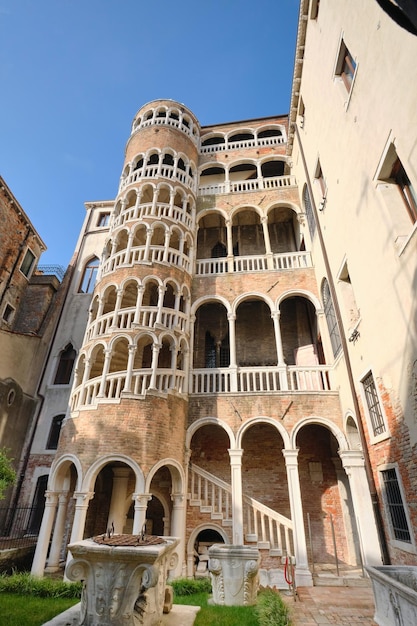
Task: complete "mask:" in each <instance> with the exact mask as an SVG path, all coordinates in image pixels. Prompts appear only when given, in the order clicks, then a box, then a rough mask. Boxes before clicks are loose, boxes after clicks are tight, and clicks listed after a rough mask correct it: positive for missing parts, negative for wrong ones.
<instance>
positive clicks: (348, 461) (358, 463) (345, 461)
mask: <svg viewBox="0 0 417 626" xmlns="http://www.w3.org/2000/svg"><path fill="white" fill-rule="evenodd" d="M338 454H339V456H340V458H341V460H342V465H343V467H344V469H345V470H347V469H349V468H353V467H360V468H363V467H365V459H364V456H363V452H362V450H339V453H338Z"/></svg>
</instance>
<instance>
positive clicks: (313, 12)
mask: <svg viewBox="0 0 417 626" xmlns="http://www.w3.org/2000/svg"><path fill="white" fill-rule="evenodd" d="M319 8H320V0H312V2H311V9H310V19H312V20H316V19H317V17H318V14H319Z"/></svg>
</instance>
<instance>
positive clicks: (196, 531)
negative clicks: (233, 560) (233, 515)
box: [186, 522, 232, 577]
mask: <svg viewBox="0 0 417 626" xmlns="http://www.w3.org/2000/svg"><path fill="white" fill-rule="evenodd" d="M205 530H212V531H215V532H217V533H218V534H219V535H220V537H222V539H223V542H224V543H232V538H231V537H229V535H228V534H227V532H226V530H225V529H224V528H223V527H222V526H220V525H217V524H215V523H213V522H212V523H206V524H199V525H198V526H195V528H193V530H192V531H191V533H190V536H189V538H188V541H187V546H186V559H187V576H189V577H193V576H194V571H195V564H194V557H195V554H194V546H195V543H196V541H197V538H198V536H199V535H200V534H201V533H202V532H204V531H205Z"/></svg>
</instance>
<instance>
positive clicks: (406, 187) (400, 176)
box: [388, 157, 417, 224]
mask: <svg viewBox="0 0 417 626" xmlns="http://www.w3.org/2000/svg"><path fill="white" fill-rule="evenodd" d="M390 179H391V180H392V182H393V184H395V185H397V189H398V191H399V193H400V196H401V198H402V200H403V202H404V206H405V208H406V210H407V213H408V215H409V216H410V219H411V221H412V223H413V224H414V223H415V222H416V221H417V195H416V192H415V190H414V188H413V186H412V184H411V182H410V179H409V178H408V176H407V172H406V171H405V169H404V166H403V164H402V163H401V161H400V159H399V158H398V157H397V158H396V160H395V161H394V165H393V166H392V170H391V175H390ZM388 180H389V179H388Z"/></svg>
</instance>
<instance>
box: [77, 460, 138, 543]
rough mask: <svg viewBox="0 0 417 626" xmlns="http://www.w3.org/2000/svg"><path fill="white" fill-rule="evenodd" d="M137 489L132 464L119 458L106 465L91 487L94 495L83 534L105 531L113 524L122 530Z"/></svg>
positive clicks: (117, 530)
mask: <svg viewBox="0 0 417 626" xmlns="http://www.w3.org/2000/svg"><path fill="white" fill-rule="evenodd" d="M134 489H135V474H134V472H133V470H132V469H131V468H129V466H127V465H126V464H125V463H121V462H119V461H114V462H110V463H108V464H107V465H105V466H104V467H103V468H102V470H101V471H100V472H99V474H98V475H97V478H96V480H95V484H94V485H93V486H92V488H91V491H94V498H93V499H92V500H90V503H89V506H88V512H87V517H86V522H85V527H84V538H87V537H94V536H96V535H103V534H104V533H106V531H107V529H108V528H112V525H113V526H114V531H115V533H123V532H124V531H125V528H126V522H127V520H128V511H129V508H130V504H131V501H132V500H131V496H132V494H133V492H134Z"/></svg>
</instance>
